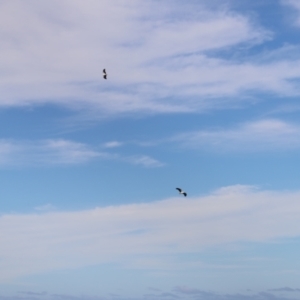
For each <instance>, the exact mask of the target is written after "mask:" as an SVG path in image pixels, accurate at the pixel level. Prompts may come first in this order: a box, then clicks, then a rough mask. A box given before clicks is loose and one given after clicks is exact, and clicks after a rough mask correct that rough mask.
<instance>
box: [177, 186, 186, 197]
mask: <svg viewBox="0 0 300 300" xmlns="http://www.w3.org/2000/svg"><path fill="white" fill-rule="evenodd" d="M176 190H177V191H178V192H179V194H182V195H183V196H184V197H186V195H187V193H186V192H184V191H183V190H182V189H180V188H176Z"/></svg>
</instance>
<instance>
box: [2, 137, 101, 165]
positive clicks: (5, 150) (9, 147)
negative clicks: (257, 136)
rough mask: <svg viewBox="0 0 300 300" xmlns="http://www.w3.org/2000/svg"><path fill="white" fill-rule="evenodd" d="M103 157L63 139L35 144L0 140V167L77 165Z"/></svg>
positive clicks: (82, 145)
mask: <svg viewBox="0 0 300 300" xmlns="http://www.w3.org/2000/svg"><path fill="white" fill-rule="evenodd" d="M105 155H106V154H105V153H100V152H97V151H94V150H92V149H90V148H89V147H88V146H87V145H84V144H82V143H77V142H72V141H68V140H63V139H57V140H50V139H49V140H41V141H36V142H24V141H22V142H20V141H13V140H0V166H24V165H25V166H26V165H33V166H36V165H56V164H77V163H84V162H87V161H89V160H91V159H93V158H96V157H100V156H102V157H105Z"/></svg>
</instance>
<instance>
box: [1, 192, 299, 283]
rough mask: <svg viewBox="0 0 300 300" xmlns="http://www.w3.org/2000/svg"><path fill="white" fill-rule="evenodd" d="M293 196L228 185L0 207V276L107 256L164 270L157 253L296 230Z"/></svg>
mask: <svg viewBox="0 0 300 300" xmlns="http://www.w3.org/2000/svg"><path fill="white" fill-rule="evenodd" d="M299 197H300V193H299V192H298V191H295V192H287V191H286V192H275V191H261V190H257V189H255V188H252V187H247V186H231V187H226V188H222V189H220V190H218V191H216V192H214V193H212V194H211V195H208V196H203V197H195V198H186V199H182V198H171V199H166V200H161V201H157V202H151V203H143V204H130V205H121V206H109V207H98V208H95V209H90V210H85V211H74V212H58V211H52V212H51V211H50V212H46V213H43V212H41V213H36V212H35V213H32V214H2V215H1V217H0V232H1V235H0V243H1V248H0V257H1V260H0V269H1V272H0V282H1V281H5V280H9V279H13V278H16V277H19V276H24V275H29V274H36V273H43V272H47V271H50V270H58V269H66V268H79V267H83V266H88V265H96V264H101V263H111V262H113V263H118V264H124V266H126V267H130V268H144V269H145V268H146V269H147V268H151V269H153V268H154V269H155V268H158V269H160V268H167V269H168V268H170V267H171V268H172V265H169V266H168V265H165V264H161V262H159V260H157V259H158V257H159V256H161V255H168V256H169V255H173V256H174V255H175V256H176V255H180V254H184V253H199V252H201V251H204V250H205V249H208V248H210V247H223V246H225V245H228V244H230V243H238V242H243V241H244V242H249V241H251V242H260V243H263V242H268V241H271V240H274V239H277V240H278V239H280V238H288V237H297V236H299V235H300V229H299V228H300V226H299V225H300V224H299V222H300V221H299V214H300V203H299ZM278 220H280V222H278ZM147 261H148V262H149V261H150V263H147ZM155 261H157V263H154V262H155ZM186 267H187V268H193V267H197V268H199V267H201V265H199V263H197V264H196V265H194V264H193V266H192V265H187V266H186Z"/></svg>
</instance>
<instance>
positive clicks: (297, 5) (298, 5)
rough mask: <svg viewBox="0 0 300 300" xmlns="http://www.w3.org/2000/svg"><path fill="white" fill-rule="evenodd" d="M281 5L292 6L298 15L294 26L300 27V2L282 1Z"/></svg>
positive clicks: (293, 0)
mask: <svg viewBox="0 0 300 300" xmlns="http://www.w3.org/2000/svg"><path fill="white" fill-rule="evenodd" d="M281 3H282V4H283V5H288V6H290V7H292V8H293V9H294V10H295V12H296V14H297V15H296V18H295V20H294V21H295V22H294V24H295V25H296V26H300V3H299V1H297V0H281Z"/></svg>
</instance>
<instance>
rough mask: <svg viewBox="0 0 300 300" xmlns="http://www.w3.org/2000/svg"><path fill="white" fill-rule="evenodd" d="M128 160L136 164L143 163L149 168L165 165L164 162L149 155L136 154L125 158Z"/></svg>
mask: <svg viewBox="0 0 300 300" xmlns="http://www.w3.org/2000/svg"><path fill="white" fill-rule="evenodd" d="M125 160H126V161H128V162H131V163H133V164H135V165H142V166H144V167H148V168H157V167H162V166H164V163H162V162H160V161H158V160H156V159H154V158H152V157H149V156H147V155H135V156H130V157H127V158H126V159H125Z"/></svg>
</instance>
